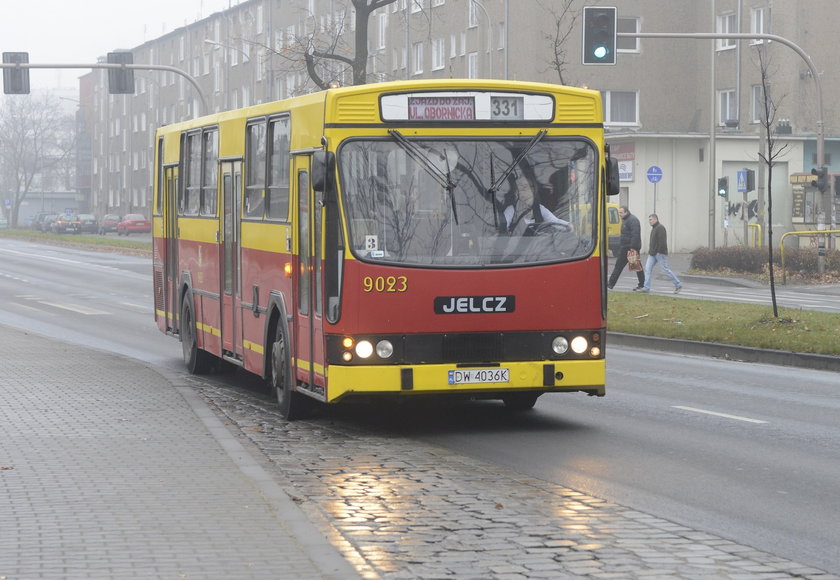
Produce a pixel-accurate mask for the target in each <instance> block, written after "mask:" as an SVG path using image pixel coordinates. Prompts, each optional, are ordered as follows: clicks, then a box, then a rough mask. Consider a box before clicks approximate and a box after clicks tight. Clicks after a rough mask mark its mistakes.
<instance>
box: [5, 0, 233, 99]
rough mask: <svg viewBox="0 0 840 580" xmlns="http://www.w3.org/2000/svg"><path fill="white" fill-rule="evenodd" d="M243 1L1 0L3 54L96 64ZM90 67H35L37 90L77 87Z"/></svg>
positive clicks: (40, 60)
mask: <svg viewBox="0 0 840 580" xmlns="http://www.w3.org/2000/svg"><path fill="white" fill-rule="evenodd" d="M239 2H240V0H0V7H2V14H3V16H2V18H0V52H28V53H29V62H33V63H34V62H38V63H69V64H77V63H93V62H96V59H97V57H99V56H104V55H105V54H107V53H108V52H111V51H113V50H115V49H120V48H133V47H135V46H137V45H140V44H143V43H144V42H145V41H147V40H151V39H153V38H157V37H158V36H161V35H162V34H165V33H167V32H171V31H172V30H175V29H176V28H178V27H180V26H183V25H184V24H189V23H192V22H195V21H196V20H199V19H201V18H204V17H206V16H209V15H210V14H213V13H214V12H218V11H220V10H224V9H226V8H228V7H229V6H232V5H233V6H235V5H236V4H238V3H239ZM86 72H88V71H87V70H76V69H71V70H64V71H63V72H58V71H53V70H45V69H34V70H32V71H31V74H30V82H31V85H32V87H33V88H41V89H53V88H65V89H67V88H76V87H77V86H78V84H77V81H76V79H77V78H78V77H79V76H81V75H83V74H85V73H86Z"/></svg>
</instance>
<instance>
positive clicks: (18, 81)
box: [3, 52, 29, 95]
mask: <svg viewBox="0 0 840 580" xmlns="http://www.w3.org/2000/svg"><path fill="white" fill-rule="evenodd" d="M3 62H4V63H15V62H21V63H23V62H25V63H28V62H29V53H28V52H4V53H3ZM3 92H4V93H5V94H7V95H28V94H29V69H28V68H4V69H3Z"/></svg>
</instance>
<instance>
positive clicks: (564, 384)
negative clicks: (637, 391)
mask: <svg viewBox="0 0 840 580" xmlns="http://www.w3.org/2000/svg"><path fill="white" fill-rule="evenodd" d="M505 371H507V372H505ZM498 379H506V380H498ZM471 380H472V381H492V382H465V381H471ZM605 380H606V362H605V361H604V359H596V360H574V361H548V360H547V361H530V362H510V363H500V364H498V365H490V364H488V365H476V366H460V365H452V364H430V365H405V366H402V365H393V366H386V365H370V366H337V365H331V366H330V367H329V371H328V377H327V402H330V403H332V402H337V401H338V400H340V399H342V398H344V397H346V396H349V395H375V394H398V395H411V394H437V395H443V394H452V395H458V394H463V395H473V396H479V395H480V396H488V395H489V396H492V395H494V394H498V396H499V397H501V396H503V395H505V394H509V393H512V392H521V391H540V392H575V391H585V392H587V393H589V394H591V395H597V396H603V395H604V383H605Z"/></svg>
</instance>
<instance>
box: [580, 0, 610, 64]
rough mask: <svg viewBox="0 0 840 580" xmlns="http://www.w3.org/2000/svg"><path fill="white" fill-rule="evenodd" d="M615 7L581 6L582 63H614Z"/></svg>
mask: <svg viewBox="0 0 840 580" xmlns="http://www.w3.org/2000/svg"><path fill="white" fill-rule="evenodd" d="M617 12H618V11H617V9H616V8H615V7H614V6H584V7H583V64H615V40H616V35H615V34H616V20H617Z"/></svg>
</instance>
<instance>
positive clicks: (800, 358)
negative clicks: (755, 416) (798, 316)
mask: <svg viewBox="0 0 840 580" xmlns="http://www.w3.org/2000/svg"><path fill="white" fill-rule="evenodd" d="M607 343H608V344H611V345H615V346H621V347H625V348H637V349H642V350H653V351H657V352H669V353H674V354H687V355H694V356H707V357H711V358H718V359H725V360H732V361H740V362H752V363H762V364H772V365H779V366H788V367H797V368H804V369H813V370H820V371H833V372H840V356H832V355H827V354H808V353H801V352H791V351H785V350H771V349H761V348H752V347H747V346H736V345H731V344H721V343H717V342H697V341H693V340H684V339H679V338H659V337H655V336H642V335H638V334H625V333H622V332H608V333H607Z"/></svg>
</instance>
